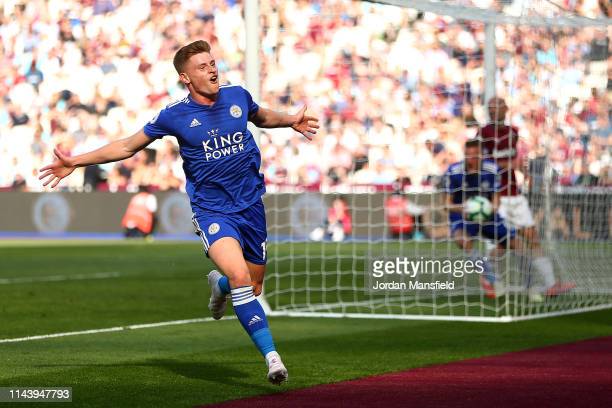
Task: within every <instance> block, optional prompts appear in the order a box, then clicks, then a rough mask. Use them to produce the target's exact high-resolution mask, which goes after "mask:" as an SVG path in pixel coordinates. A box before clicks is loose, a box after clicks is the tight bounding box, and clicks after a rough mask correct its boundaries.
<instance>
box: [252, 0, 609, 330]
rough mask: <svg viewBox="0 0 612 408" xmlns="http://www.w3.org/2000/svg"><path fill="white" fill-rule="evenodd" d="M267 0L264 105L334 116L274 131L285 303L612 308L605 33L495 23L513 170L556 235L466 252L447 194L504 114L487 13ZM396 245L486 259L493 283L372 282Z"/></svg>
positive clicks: (442, 314) (272, 287) (411, 314)
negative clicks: (312, 131)
mask: <svg viewBox="0 0 612 408" xmlns="http://www.w3.org/2000/svg"><path fill="white" fill-rule="evenodd" d="M417 3H428V2H417ZM459 3H461V2H455V3H451V5H457V4H459ZM428 4H430V5H431V4H434V5H440V4H441V3H428ZM448 4H449V3H448V2H445V4H443V6H445V5H448ZM504 4H505V8H504V10H505V11H506V12H507V14H504V16H505V15H515V16H517V15H519V16H523V17H524V16H536V17H537V16H540V17H541V16H545V17H550V16H551V15H555V13H557V14H556V15H557V16H559V15H563V16H566V15H568V12H566V11H564V10H559V9H558V8H557V7H555V6H554V5H551V4H550V2H547V4H548V6H547V7H544V8H538V7H539V6H538V5H537V4H535V3H533V4H532V3H526V2H506V3H504ZM504 4H502V5H501V6H499V9H502V8H503V7H502V6H504ZM538 4H539V3H538ZM475 5H476V6H482V7H483V8H487V7H488V5H487V4H484V3H482V4H480V3H478V4H475ZM585 7H586V6H585ZM262 8H263V9H262V10H261V12H262V15H264V16H265V17H264V19H263V21H264V24H263V26H262V36H263V41H262V44H263V51H264V53H263V55H264V64H263V65H264V67H265V68H266V69H265V72H267V77H266V78H264V83H263V89H262V91H263V92H262V95H263V98H264V99H263V103H264V104H266V105H268V106H272V107H274V108H279V109H287V110H290V109H294V108H295V107H296V106H298V105H299V104H301V103H308V105H309V109H311V110H313V111H315V112H316V114H317V115H319V116H320V117H321V118H322V123H321V124H322V129H321V132H320V134H319V135H318V136H317V138H316V139H315V141H314V142H313V143H310V144H309V143H306V142H305V141H303V140H300V139H299V138H298V137H296V136H295V135H292V134H291V133H284V132H283V131H280V132H275V131H272V132H264V133H263V134H262V142H261V146H262V155H263V158H264V166H263V170H264V172H265V174H266V178H267V180H268V191H269V193H270V194H268V195H267V196H266V205H267V208H268V227H269V234H270V238H271V239H270V241H271V242H270V244H269V256H270V260H269V264H268V272H267V276H266V282H265V296H266V299H267V301H268V303H269V305H270V307H271V309H272V310H273V311H274V312H275V313H280V314H282V313H293V314H296V313H297V314H305V315H314V314H317V315H319V314H325V315H337V314H344V315H346V314H349V315H351V314H352V315H355V316H363V317H383V316H384V317H392V318H453V319H485V320H486V319H491V320H499V319H502V320H504V319H505V320H509V319H520V318H531V317H537V316H544V315H550V314H554V313H559V312H572V311H579V310H584V309H588V308H596V307H605V306H609V305H610V304H612V276H611V274H610V272H609V270H610V268H609V267H608V266H607V264H608V262H609V260H610V259H611V255H612V245H611V229H612V213H611V212H610V210H609V209H610V207H611V206H610V204H611V203H610V201H611V198H610V197H611V191H612V190H611V189H610V185H611V183H610V163H609V161H610V143H609V141H610V133H609V131H610V125H609V123H610V122H609V105H608V100H607V94H606V92H609V88H608V87H609V85H608V71H607V65H606V64H607V59H608V49H607V47H608V43H607V42H605V41H608V40H607V38H608V36H607V33H606V29H605V26H604V28H593V27H577V28H572V27H569V26H565V27H561V28H554V27H552V28H534V27H531V26H530V25H529V24H527V23H526V24H525V25H520V24H515V23H512V24H509V23H507V22H504V21H500V23H498V24H496V27H495V37H496V40H495V50H496V57H495V60H494V61H495V70H496V73H495V76H496V86H495V94H496V95H497V96H499V97H501V98H503V99H504V100H505V101H506V102H507V104H508V115H507V118H506V120H507V122H509V123H511V124H512V125H513V126H515V127H516V129H517V133H518V140H519V142H518V144H517V145H516V146H515V149H516V151H517V154H516V158H515V160H510V164H508V167H509V169H510V170H511V171H515V172H516V174H517V179H518V184H519V185H520V186H521V189H522V192H523V193H522V194H521V195H519V198H520V197H525V198H527V200H526V201H527V202H528V203H529V207H530V208H531V213H532V215H533V217H534V220H535V225H536V232H537V234H536V235H537V237H539V240H535V239H531V240H517V242H518V243H517V244H516V245H517V247H518V248H517V249H512V248H510V245H511V244H510V242H509V241H510V240H506V241H504V242H503V244H500V245H499V246H500V248H503V249H504V251H503V254H495V253H494V252H492V248H493V247H495V244H494V243H492V241H491V240H490V239H481V238H478V239H475V240H474V248H472V249H471V250H469V249H460V248H459V246H458V245H457V243H456V242H455V241H456V239H455V238H456V237H455V236H454V235H453V233H452V232H451V225H450V224H449V217H448V214H447V205H446V204H447V203H446V196H445V194H444V192H443V190H442V188H441V186H442V183H443V180H444V174H445V172H446V171H447V169H448V167H449V165H451V164H452V163H454V162H457V161H461V160H463V158H464V142H465V141H466V140H469V139H472V138H477V137H479V136H480V137H482V134H481V132H480V131H479V127H480V126H483V125H484V124H486V123H487V122H488V121H489V117H488V115H487V112H486V107H487V104H486V102H487V101H486V100H485V99H486V97H485V92H486V82H485V81H486V75H485V62H484V59H485V57H484V55H483V53H484V51H483V50H484V49H485V41H486V35H485V25H484V23H482V22H480V21H477V20H472V19H466V18H451V17H448V16H443V15H441V14H436V13H432V12H431V11H428V12H422V11H418V10H415V9H408V8H403V7H394V6H382V5H375V4H370V3H365V2H330V3H324V4H321V5H317V6H312V5H305V4H300V3H280V4H275V3H270V4H268V5H262ZM470 10H473V9H470V8H464V9H462V14H461V15H463V13H464V12H466V11H467V12H469V11H470ZM487 12H488V11H487ZM577 12H579V11H578V10H573V11H572V13H577ZM590 12H591V11H590V9H589V12H583V13H582V14H583V15H586V16H588V17H597V16H596V15H589V13H590ZM570 14H571V13H570ZM474 16H476V17H478V16H479V14H478V13H477V12H475V13H474ZM476 17H475V18H476ZM570 17H574V16H570ZM487 18H490V16H489V17H487ZM572 21H573V20H572ZM268 45H270V46H269V47H268ZM484 155H485V158H491V157H490V155H487V154H484ZM498 164H500V163H498ZM478 188H479V189H482V188H483V186H482V185H480V186H479V187H478ZM466 191H467V189H466ZM480 193H482V191H480V192H479V194H478V195H482V194H480ZM515 201H516V200H515ZM513 206H514V207H517V206H520V205H518V204H512V203H510V204H507V205H506V210H507V211H509V210H508V208H509V209H510V210H512V209H513V208H514V207H513ZM517 211H518V212H519V215H518V216H515V217H514V218H517V217H518V220H519V221H520V219H521V215H520V213H521V212H520V209H517ZM523 218H524V217H523ZM464 229H465V228H464ZM496 234H497V232H495V233H494V235H496ZM476 235H477V236H479V235H480V234H476ZM518 235H519V236H521V234H518ZM494 238H499V237H495V236H494ZM537 241H540V242H541V244H540V245H539V247H538V245H537V244H529V242H537ZM498 252H502V251H501V250H498ZM496 255H499V256H498V257H496ZM397 256H401V257H406V258H409V259H411V260H419V259H420V260H423V261H425V260H438V261H444V260H451V261H453V260H464V261H465V260H466V259H482V258H483V257H487V258H488V263H489V264H490V265H489V266H490V268H491V269H492V272H490V273H489V274H488V275H487V274H485V277H487V276H489V277H490V278H491V279H490V280H489V282H488V283H490V284H491V286H492V289H490V288H489V289H487V286H486V284H487V282H484V284H483V282H481V276H482V275H478V274H465V275H464V276H456V277H453V276H450V277H449V276H448V275H445V277H444V279H443V280H444V281H446V282H447V283H449V284H450V283H452V284H454V288H452V289H448V288H433V289H423V288H413V289H410V288H409V287H408V289H406V290H384V291H374V290H370V289H368V285H369V284H370V283H371V277H372V271H368V268H371V266H372V261H373V260H375V259H383V258H384V259H394V258H395V257H397ZM493 275H494V276H495V277H494V278H493V277H492V276H493ZM419 280H420V282H421V283H433V282H435V281H436V280H439V277H436V275H434V274H424V275H419ZM408 281H409V279H404V282H405V283H409V282H408Z"/></svg>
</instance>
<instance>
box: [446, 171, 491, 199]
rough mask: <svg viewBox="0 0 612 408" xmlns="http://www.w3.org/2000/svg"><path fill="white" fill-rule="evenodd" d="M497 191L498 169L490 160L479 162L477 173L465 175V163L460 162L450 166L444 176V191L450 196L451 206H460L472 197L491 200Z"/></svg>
mask: <svg viewBox="0 0 612 408" xmlns="http://www.w3.org/2000/svg"><path fill="white" fill-rule="evenodd" d="M499 189H500V177H499V168H498V167H497V165H496V164H495V162H494V161H491V160H483V161H481V164H480V172H478V173H466V169H465V162H463V161H460V162H457V163H453V164H451V165H450V166H449V167H448V170H447V171H446V173H445V174H444V190H445V191H446V193H448V194H450V195H451V197H452V199H453V204H461V203H463V202H464V201H466V200H467V199H468V198H470V197H473V196H483V197H486V198H488V199H489V200H492V199H493V194H494V193H495V192H497V191H499Z"/></svg>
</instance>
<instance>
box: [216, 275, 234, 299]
mask: <svg viewBox="0 0 612 408" xmlns="http://www.w3.org/2000/svg"><path fill="white" fill-rule="evenodd" d="M218 285H219V288H220V289H221V293H223V294H224V295H227V294H228V293H230V292H231V291H232V290H231V289H230V285H229V279H227V276H225V275H224V276H223V277H222V278H221V279H219V282H218Z"/></svg>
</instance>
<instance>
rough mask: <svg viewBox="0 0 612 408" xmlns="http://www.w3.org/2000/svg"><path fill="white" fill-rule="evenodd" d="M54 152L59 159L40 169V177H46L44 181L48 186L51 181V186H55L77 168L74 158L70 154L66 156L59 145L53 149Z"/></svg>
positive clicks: (44, 184) (42, 178)
mask: <svg viewBox="0 0 612 408" xmlns="http://www.w3.org/2000/svg"><path fill="white" fill-rule="evenodd" d="M53 153H54V154H55V157H57V159H56V160H55V161H54V162H53V163H51V164H49V165H47V166H45V167H43V168H41V169H40V170H39V171H38V172H39V173H41V174H40V176H39V177H38V179H39V180H44V179H46V180H44V182H43V186H47V185H48V184H49V183H52V184H51V188H55V186H57V185H58V183H59V182H60V181H61V179H63V178H64V177H68V176H69V175H70V174H71V173H72V172H73V171H74V169H75V168H76V166H75V165H74V163H73V160H72V158H71V157H70V156H66V155H65V154H64V153H62V152H61V151H60V150H59V149H58V148H57V147H56V148H55V149H53Z"/></svg>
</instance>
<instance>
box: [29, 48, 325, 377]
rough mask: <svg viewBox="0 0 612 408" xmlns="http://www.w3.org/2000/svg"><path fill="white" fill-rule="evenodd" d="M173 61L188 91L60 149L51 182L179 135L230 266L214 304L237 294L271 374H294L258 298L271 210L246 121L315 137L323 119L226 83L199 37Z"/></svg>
mask: <svg viewBox="0 0 612 408" xmlns="http://www.w3.org/2000/svg"><path fill="white" fill-rule="evenodd" d="M173 63H174V67H175V68H176V71H177V73H178V75H179V79H180V81H181V82H182V83H183V84H184V85H185V87H186V88H187V90H188V91H189V95H188V96H186V97H185V98H184V99H181V100H179V101H176V102H174V103H171V104H169V105H168V106H166V108H164V109H162V110H161V111H160V112H159V113H158V114H157V115H156V116H155V117H154V118H153V119H152V120H151V121H150V122H149V123H147V124H146V125H145V126H144V128H143V129H141V130H140V131H138V132H137V133H136V134H134V135H132V136H130V137H127V138H125V139H121V140H117V141H114V142H112V143H109V144H108V145H106V146H103V147H101V148H99V149H97V150H94V151H92V152H89V153H85V154H82V155H79V156H74V157H68V156H66V155H64V154H63V153H62V152H61V151H59V150H58V149H55V151H54V152H55V155H56V156H57V160H55V161H54V162H53V163H52V164H50V165H48V166H45V167H43V168H42V169H41V172H42V174H41V176H40V179H41V180H42V179H45V182H44V185H45V186H46V185H48V184H51V187H55V186H57V184H58V183H59V181H60V180H61V179H62V178H64V177H67V176H68V175H70V174H71V173H72V172H73V171H74V169H75V168H77V167H82V166H89V165H92V164H99V163H108V162H112V161H118V160H122V159H126V158H128V157H131V156H133V155H134V154H135V153H136V152H138V151H140V150H142V149H144V148H145V147H146V146H147V145H149V144H150V143H151V142H153V141H154V140H155V139H159V138H162V137H164V136H166V135H169V136H174V137H176V139H177V140H178V144H179V146H180V155H181V157H182V159H183V169H184V171H185V176H186V179H187V183H186V190H187V194H188V195H189V199H190V201H191V208H192V210H193V223H194V226H195V228H196V232H197V234H198V235H199V236H200V237H201V239H202V243H203V245H204V251H205V252H206V254H207V255H208V256H209V257H210V258H211V259H212V261H213V262H214V263H215V264H216V265H217V267H218V268H219V270H220V271H221V272H223V274H221V273H219V272H218V271H216V270H214V271H212V272H210V273H209V274H208V283H209V284H210V285H211V293H212V295H211V299H210V303H209V309H210V310H211V312H212V315H213V317H214V318H215V319H220V318H221V317H222V316H223V314H224V312H225V307H226V297H227V296H228V295H231V298H232V304H233V306H234V312H235V313H236V316H237V317H238V320H239V321H240V323H241V324H242V327H243V328H244V330H245V331H246V332H247V333H248V334H249V336H250V337H251V339H252V341H253V343H255V345H256V347H257V348H258V350H259V351H260V352H261V353H262V355H263V356H264V358H265V360H266V363H267V366H268V379H269V380H270V381H271V382H272V383H275V384H280V383H281V382H283V381H285V380H286V379H287V377H288V374H287V369H286V368H285V366H284V364H283V362H282V361H281V358H280V356H279V354H278V353H277V352H276V348H275V345H274V342H273V340H272V335H271V333H270V329H269V328H268V321H267V319H266V315H265V313H264V310H263V308H262V307H261V305H260V304H259V302H258V301H257V300H256V299H255V296H257V295H259V294H260V293H261V290H262V284H263V279H264V273H265V265H266V238H267V230H266V216H265V212H264V206H263V202H262V199H261V197H262V195H263V194H264V192H265V185H264V178H263V175H262V174H261V173H260V172H259V167H260V164H261V155H260V152H259V148H258V147H257V144H256V143H255V140H254V138H253V135H252V134H251V132H249V130H248V129H247V122H249V121H250V122H252V123H253V124H255V125H256V126H258V127H262V128H280V127H291V128H293V129H294V130H295V131H297V132H299V133H301V134H303V135H304V136H305V137H306V138H308V139H309V140H310V139H311V138H312V135H314V134H315V133H316V129H317V128H318V127H319V126H318V125H317V122H318V120H317V119H316V118H314V117H311V116H306V115H305V111H306V107H303V108H302V109H300V111H299V112H298V113H297V114H295V115H289V114H285V113H279V112H274V111H272V110H269V109H265V108H262V107H259V106H258V105H257V104H256V103H255V102H254V101H253V99H252V98H251V95H250V94H249V92H248V91H247V90H246V89H244V88H242V87H241V86H237V85H225V86H220V85H219V77H218V75H219V73H218V70H217V65H216V62H215V59H214V58H213V56H212V55H211V52H210V45H209V44H208V43H207V42H205V41H195V42H193V43H191V44H188V45H186V46H184V47H182V48H181V49H179V50H178V51H177V53H176V55H175V56H174V61H173Z"/></svg>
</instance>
